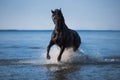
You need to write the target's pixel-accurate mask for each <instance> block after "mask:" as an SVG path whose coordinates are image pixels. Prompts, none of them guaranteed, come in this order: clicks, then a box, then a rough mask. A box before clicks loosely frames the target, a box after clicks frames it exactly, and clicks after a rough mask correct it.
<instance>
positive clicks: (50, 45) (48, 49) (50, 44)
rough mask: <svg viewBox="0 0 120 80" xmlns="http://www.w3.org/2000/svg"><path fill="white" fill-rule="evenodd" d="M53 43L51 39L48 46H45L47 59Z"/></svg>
mask: <svg viewBox="0 0 120 80" xmlns="http://www.w3.org/2000/svg"><path fill="white" fill-rule="evenodd" d="M53 45H54V42H53V41H50V43H49V45H48V47H47V59H50V55H49V51H50V48H51V47H52V46H53Z"/></svg>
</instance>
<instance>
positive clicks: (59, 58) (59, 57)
mask: <svg viewBox="0 0 120 80" xmlns="http://www.w3.org/2000/svg"><path fill="white" fill-rule="evenodd" d="M64 50H65V48H64V47H62V48H61V50H60V54H59V56H58V58H57V60H58V61H60V60H61V57H62V54H63V52H64Z"/></svg>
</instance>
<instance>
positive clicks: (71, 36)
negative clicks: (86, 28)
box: [46, 9, 81, 61]
mask: <svg viewBox="0 0 120 80" xmlns="http://www.w3.org/2000/svg"><path fill="white" fill-rule="evenodd" d="M51 12H52V20H53V23H54V24H55V28H54V30H53V32H52V36H51V40H50V43H49V45H48V47H47V56H46V57H47V59H50V55H49V51H50V48H51V47H52V46H53V45H54V44H56V45H58V46H59V47H60V54H59V56H58V58H57V60H58V61H60V60H61V57H62V54H63V52H64V50H65V48H70V47H72V48H73V50H74V51H76V50H77V49H78V48H79V46H80V44H81V38H80V36H79V35H78V33H77V32H76V31H74V30H71V29H69V28H68V27H67V25H66V24H65V20H64V17H63V14H62V11H61V9H55V10H54V11H53V10H51Z"/></svg>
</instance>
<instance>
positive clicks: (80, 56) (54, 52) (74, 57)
mask: <svg viewBox="0 0 120 80" xmlns="http://www.w3.org/2000/svg"><path fill="white" fill-rule="evenodd" d="M59 52H60V48H59V47H57V46H54V47H52V48H51V51H50V56H51V59H50V60H47V63H48V64H64V63H80V62H83V61H85V60H86V59H87V56H86V55H85V54H84V52H83V51H82V50H77V51H76V52H74V51H73V48H68V49H65V51H64V52H63V55H62V58H61V61H60V62H58V61H57V57H58V55H59ZM45 57H46V55H45Z"/></svg>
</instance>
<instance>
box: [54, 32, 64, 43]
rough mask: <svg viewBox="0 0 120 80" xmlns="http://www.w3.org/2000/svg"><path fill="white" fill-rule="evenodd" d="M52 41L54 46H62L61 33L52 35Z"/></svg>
mask: <svg viewBox="0 0 120 80" xmlns="http://www.w3.org/2000/svg"><path fill="white" fill-rule="evenodd" d="M52 40H53V41H54V42H55V43H56V44H62V42H63V34H62V33H54V34H53V36H52Z"/></svg>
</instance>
